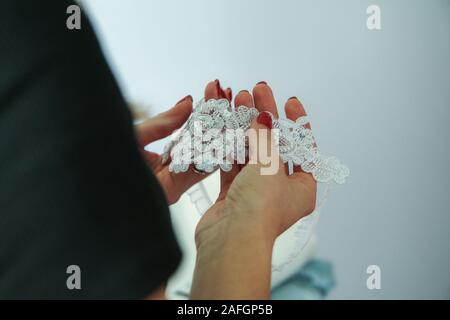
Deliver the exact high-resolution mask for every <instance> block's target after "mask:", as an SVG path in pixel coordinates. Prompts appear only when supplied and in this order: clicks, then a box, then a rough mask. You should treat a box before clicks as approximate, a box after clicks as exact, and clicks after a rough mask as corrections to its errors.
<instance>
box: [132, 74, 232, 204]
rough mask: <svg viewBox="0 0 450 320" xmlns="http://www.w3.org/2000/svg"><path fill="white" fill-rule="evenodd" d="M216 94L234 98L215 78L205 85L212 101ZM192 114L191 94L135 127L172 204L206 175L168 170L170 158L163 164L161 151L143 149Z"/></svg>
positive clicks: (149, 163) (168, 133) (169, 133)
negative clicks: (158, 152) (159, 152)
mask: <svg viewBox="0 0 450 320" xmlns="http://www.w3.org/2000/svg"><path fill="white" fill-rule="evenodd" d="M214 97H216V98H226V99H228V100H230V101H231V99H232V93H231V89H230V88H228V89H226V90H223V89H222V88H221V86H220V83H219V80H215V81H212V82H210V83H208V85H207V86H206V89H205V99H206V100H209V99H211V98H214ZM191 113H192V97H191V96H187V97H185V98H183V99H181V100H180V101H179V102H178V103H177V104H176V105H175V106H174V107H173V108H171V109H170V110H168V111H166V112H163V113H160V114H158V115H157V116H155V117H153V118H150V119H148V120H146V121H144V122H143V123H141V124H139V125H137V126H136V127H135V129H136V135H137V138H138V141H139V144H140V146H141V149H142V153H143V155H144V157H145V159H146V160H147V163H148V165H149V167H150V168H151V169H152V170H153V172H154V174H155V175H156V177H157V178H158V180H159V182H160V184H161V186H162V187H163V189H164V192H165V194H166V198H167V201H168V202H169V205H171V204H174V203H175V202H177V201H178V199H179V198H180V196H181V195H182V194H183V193H184V192H185V191H187V190H188V189H189V188H190V187H191V186H193V185H194V184H196V183H197V182H199V181H201V180H202V179H203V178H204V177H205V176H204V175H201V174H198V173H195V172H194V171H193V170H192V168H190V169H189V170H188V171H187V172H184V173H177V174H174V173H172V172H170V171H169V163H170V159H169V161H167V162H166V163H162V157H161V156H160V155H159V154H157V153H154V152H150V151H147V150H144V147H145V146H146V145H148V144H150V143H152V142H154V141H157V140H160V139H163V138H165V137H167V136H169V135H171V134H172V133H173V132H174V131H175V130H177V129H179V128H180V127H181V126H182V125H183V124H184V123H185V122H186V120H187V119H188V118H189V116H190V114H191Z"/></svg>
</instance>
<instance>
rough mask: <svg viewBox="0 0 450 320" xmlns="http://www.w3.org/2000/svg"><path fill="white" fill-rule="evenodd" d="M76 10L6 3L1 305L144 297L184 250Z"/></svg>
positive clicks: (1, 73) (0, 52) (0, 12)
mask: <svg viewBox="0 0 450 320" xmlns="http://www.w3.org/2000/svg"><path fill="white" fill-rule="evenodd" d="M70 4H72V3H70V2H68V1H62V0H57V1H21V0H2V1H1V2H0V298H63V299H65V298H70V299H71V298H87V299H91V298H132V299H133V298H137V299H140V298H144V297H145V296H147V295H148V294H150V293H151V292H152V291H153V290H155V289H156V288H158V287H159V286H161V285H162V284H163V282H164V281H165V280H167V278H168V276H169V275H170V274H171V273H172V272H173V271H174V270H175V268H176V266H177V264H178V262H179V259H180V251H179V248H178V246H177V243H176V240H175V237H174V234H173V231H172V229H171V222H170V216H169V211H168V207H167V203H166V201H165V197H164V194H163V192H162V190H161V188H160V186H159V184H158V181H157V180H156V179H155V177H154V176H153V174H152V173H151V172H150V170H149V169H148V168H147V166H146V164H145V163H144V162H143V159H142V158H141V156H140V153H139V150H138V148H137V142H136V138H135V137H134V134H133V127H132V121H131V116H130V112H129V110H128V109H127V107H126V104H125V101H124V99H123V97H122V96H121V94H120V92H119V89H118V87H117V84H116V82H115V80H114V78H113V76H112V74H111V72H110V70H109V68H108V66H107V64H106V62H105V59H104V57H103V56H102V53H101V51H100V48H99V45H98V42H97V40H96V38H95V36H94V33H93V31H92V29H91V26H90V25H89V21H88V20H87V18H86V17H85V16H83V17H82V21H81V27H82V29H81V30H68V29H67V27H66V19H67V17H68V16H69V15H68V14H66V8H67V7H68V6H69V5H70ZM70 265H76V266H79V267H80V269H81V290H76V289H75V290H69V289H68V288H67V286H66V280H67V278H68V277H69V276H70V274H67V273H66V271H67V267H68V266H70Z"/></svg>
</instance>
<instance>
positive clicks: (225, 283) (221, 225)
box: [191, 216, 274, 299]
mask: <svg viewBox="0 0 450 320" xmlns="http://www.w3.org/2000/svg"><path fill="white" fill-rule="evenodd" d="M242 223H243V221H242V220H241V219H236V218H235V217H233V216H226V217H224V218H222V219H221V220H220V221H219V222H218V223H216V224H214V225H213V226H211V227H210V228H208V229H207V230H204V231H203V232H201V233H200V234H198V238H197V259H196V267H195V273H194V281H193V287H192V296H191V297H192V298H193V299H211V298H214V299H268V298H269V297H270V277H271V266H272V249H273V243H274V242H273V241H272V240H271V239H270V238H268V237H267V236H265V235H264V234H263V231H261V230H260V228H259V227H258V226H257V225H249V224H246V225H243V224H242ZM244 223H245V222H244Z"/></svg>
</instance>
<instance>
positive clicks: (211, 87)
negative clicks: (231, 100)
mask: <svg viewBox="0 0 450 320" xmlns="http://www.w3.org/2000/svg"><path fill="white" fill-rule="evenodd" d="M210 99H227V96H226V93H225V91H224V90H223V89H222V87H221V85H220V81H219V80H217V79H216V80H214V81H211V82H210V83H208V84H207V85H206V88H205V101H208V100H210Z"/></svg>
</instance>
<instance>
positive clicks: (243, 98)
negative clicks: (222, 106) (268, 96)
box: [234, 90, 255, 108]
mask: <svg viewBox="0 0 450 320" xmlns="http://www.w3.org/2000/svg"><path fill="white" fill-rule="evenodd" d="M234 106H235V107H239V106H246V107H249V108H252V107H254V106H255V104H254V103H253V97H252V95H251V94H250V92H248V91H247V90H242V91H240V92H239V93H238V94H237V95H236V98H234Z"/></svg>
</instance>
